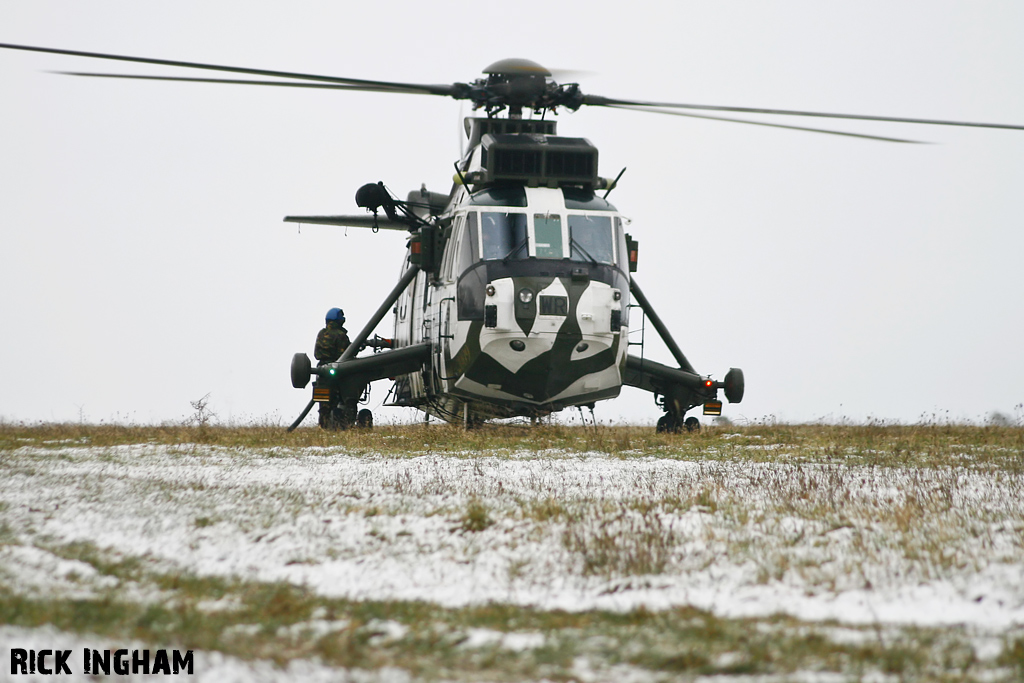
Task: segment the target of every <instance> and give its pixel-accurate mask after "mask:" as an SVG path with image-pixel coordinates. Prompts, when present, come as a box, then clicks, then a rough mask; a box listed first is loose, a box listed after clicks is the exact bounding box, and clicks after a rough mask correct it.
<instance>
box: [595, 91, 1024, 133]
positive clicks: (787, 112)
mask: <svg viewBox="0 0 1024 683" xmlns="http://www.w3.org/2000/svg"><path fill="white" fill-rule="evenodd" d="M583 104H589V105H592V106H595V107H614V106H627V107H665V108H669V109H696V110H700V111H731V112H737V113H740V114H778V115H780V116H815V117H818V118H825V119H851V120H853V121H889V122H892V123H922V124H926V125H931V126H968V127H970V128H1004V129H1009V130H1024V126H1018V125H1013V124H1008V123H977V122H973V121H941V120H938V119H909V118H902V117H898V116H868V115H865V114H826V113H824V112H816V111H795V110H792V109H758V108H755V107H723V106H717V105H709V104H681V103H679V102H643V101H640V100H619V99H615V98H612V97H601V96H600V95H584V96H583Z"/></svg>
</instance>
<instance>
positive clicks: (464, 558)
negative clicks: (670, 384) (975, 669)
mask: <svg viewBox="0 0 1024 683" xmlns="http://www.w3.org/2000/svg"><path fill="white" fill-rule="evenodd" d="M470 456H471V454H457V455H451V454H431V455H424V456H419V457H412V458H391V457H386V456H358V457H356V456H352V455H349V454H347V453H346V452H344V451H343V450H340V449H332V448H318V449H312V448H311V449H302V450H299V449H296V450H289V449H284V448H275V449H269V450H261V451H253V450H240V449H226V448H212V447H205V446H195V445H184V446H177V447H165V446H158V445H136V446H122V447H115V448H72V447H68V448H64V449H59V450H44V449H32V448H21V449H18V450H16V451H12V452H8V453H7V454H5V456H4V458H5V464H6V468H5V469H6V473H5V485H4V487H3V489H2V490H0V501H2V503H0V509H3V512H2V513H0V517H2V519H0V521H3V522H4V523H5V524H6V525H7V527H8V528H9V529H11V530H12V531H13V533H14V535H15V537H16V541H15V543H17V544H19V545H6V546H0V583H2V584H4V585H7V586H8V587H10V588H11V589H13V590H17V591H20V592H26V593H32V592H39V591H47V592H50V593H53V594H66V595H69V596H81V595H82V594H83V591H84V592H89V591H92V592H94V593H95V592H100V591H102V590H107V589H109V588H110V585H109V583H110V581H111V579H110V577H104V576H102V575H97V574H96V573H95V571H94V570H93V569H92V567H91V566H90V565H88V564H86V563H84V562H79V561H70V560H63V559H61V558H59V557H56V556H55V555H53V554H51V553H49V552H47V551H45V550H44V549H43V548H46V547H51V548H52V547H53V546H54V544H61V543H69V542H74V541H87V542H90V543H92V544H95V545H96V546H97V547H99V548H102V549H105V550H107V551H109V552H112V553H115V554H122V555H124V556H131V557H146V558H148V559H149V560H151V561H153V562H155V563H156V564H157V566H160V567H163V568H165V569H167V570H188V571H192V572H195V573H197V574H200V575H220V576H230V575H233V576H239V577H243V578H250V579H255V580H261V581H288V582H291V583H294V584H297V585H304V586H306V587H308V588H311V589H313V590H315V591H317V592H319V593H320V594H322V595H328V596H341V597H348V598H353V599H373V600H383V599H408V600H427V601H433V602H436V603H439V604H442V605H446V606H460V605H467V604H482V603H487V602H508V603H514V604H520V605H531V606H536V607H539V608H543V609H567V610H583V609H588V608H607V609H614V610H628V609H631V608H634V607H637V606H640V605H644V606H646V607H648V608H651V609H665V608H670V607H673V606H679V605H693V606H696V607H700V608H704V609H708V610H711V611H712V612H714V613H715V614H717V615H720V616H730V617H731V616H763V615H770V614H774V613H780V612H781V613H787V614H790V615H793V616H795V617H798V618H801V619H806V620H813V621H819V620H828V619H835V620H838V621H840V622H845V623H848V624H864V623H877V622H883V623H893V624H919V625H950V624H971V625H975V626H984V627H986V628H988V629H993V630H997V631H998V630H1001V629H1006V628H1008V627H1011V626H1013V625H1020V624H1024V495H1022V491H1024V483H1022V477H1021V475H1019V474H1013V473H1007V472H988V471H977V470H967V469H916V468H892V469H884V468H875V467H867V466H865V467H845V466H832V465H818V466H812V465H793V464H785V463H772V464H765V463H752V462H743V461H736V462H707V461H704V462H693V461H683V460H673V459H668V458H654V457H632V458H617V457H611V456H608V455H605V454H601V453H585V454H570V453H565V452H552V453H541V454H538V453H535V452H522V453H513V454H503V455H480V456H476V457H470ZM470 501H476V502H477V503H479V504H480V505H482V506H483V507H484V508H485V509H486V511H487V514H488V518H489V520H490V521H491V522H493V524H491V525H490V526H487V528H485V529H484V530H482V531H478V532H471V531H467V530H465V529H466V527H465V526H463V524H462V523H461V521H460V520H461V518H462V516H463V515H464V514H466V506H467V505H468V504H469V502H470ZM544 506H548V507H551V506H554V508H556V512H554V513H552V514H551V515H550V516H545V515H544V514H541V513H540V512H536V513H531V512H530V511H531V510H541V509H543V508H544ZM557 510H562V512H561V513H559V512H557ZM566 510H568V511H571V513H572V514H566V513H565V511H566ZM609 553H610V555H609ZM609 558H610V559H609ZM602 562H603V563H604V564H601V563H602ZM595 563H597V564H596V565H595ZM210 607H211V610H212V609H216V608H217V607H218V606H216V605H211V606H210ZM313 623H314V622H310V628H313V629H321V628H330V626H328V625H325V624H319V622H317V625H316V626H313V625H312V624H313Z"/></svg>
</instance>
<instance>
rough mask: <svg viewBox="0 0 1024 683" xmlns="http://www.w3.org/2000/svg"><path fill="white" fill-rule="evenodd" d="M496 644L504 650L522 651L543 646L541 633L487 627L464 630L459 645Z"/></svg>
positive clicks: (468, 646)
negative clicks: (497, 629) (515, 631)
mask: <svg viewBox="0 0 1024 683" xmlns="http://www.w3.org/2000/svg"><path fill="white" fill-rule="evenodd" d="M495 645H496V646H498V647H501V648H504V649H506V650H513V651H515V652H522V651H523V650H532V649H535V648H538V647H543V646H544V634H543V633H503V632H502V631H493V630H491V629H489V628H471V629H469V630H468V631H467V632H466V639H465V640H464V641H462V642H461V643H460V644H459V647H463V648H467V649H474V648H480V647H488V646H495Z"/></svg>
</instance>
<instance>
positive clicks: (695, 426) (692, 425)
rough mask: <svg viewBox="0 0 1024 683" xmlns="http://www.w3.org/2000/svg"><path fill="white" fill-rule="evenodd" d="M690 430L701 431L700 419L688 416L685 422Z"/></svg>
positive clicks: (687, 429) (685, 425)
mask: <svg viewBox="0 0 1024 683" xmlns="http://www.w3.org/2000/svg"><path fill="white" fill-rule="evenodd" d="M683 426H684V427H686V431H688V432H699V431H700V420H698V419H697V418H695V417H688V418H686V422H684V423H683Z"/></svg>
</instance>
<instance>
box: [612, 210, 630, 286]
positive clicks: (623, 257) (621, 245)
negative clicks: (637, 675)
mask: <svg viewBox="0 0 1024 683" xmlns="http://www.w3.org/2000/svg"><path fill="white" fill-rule="evenodd" d="M615 244H616V246H617V247H618V252H619V254H618V258H619V270H621V271H622V272H623V273H626V274H628V273H629V249H627V248H626V231H625V230H624V229H623V228H622V219H621V218H619V217H618V216H616V217H615Z"/></svg>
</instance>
